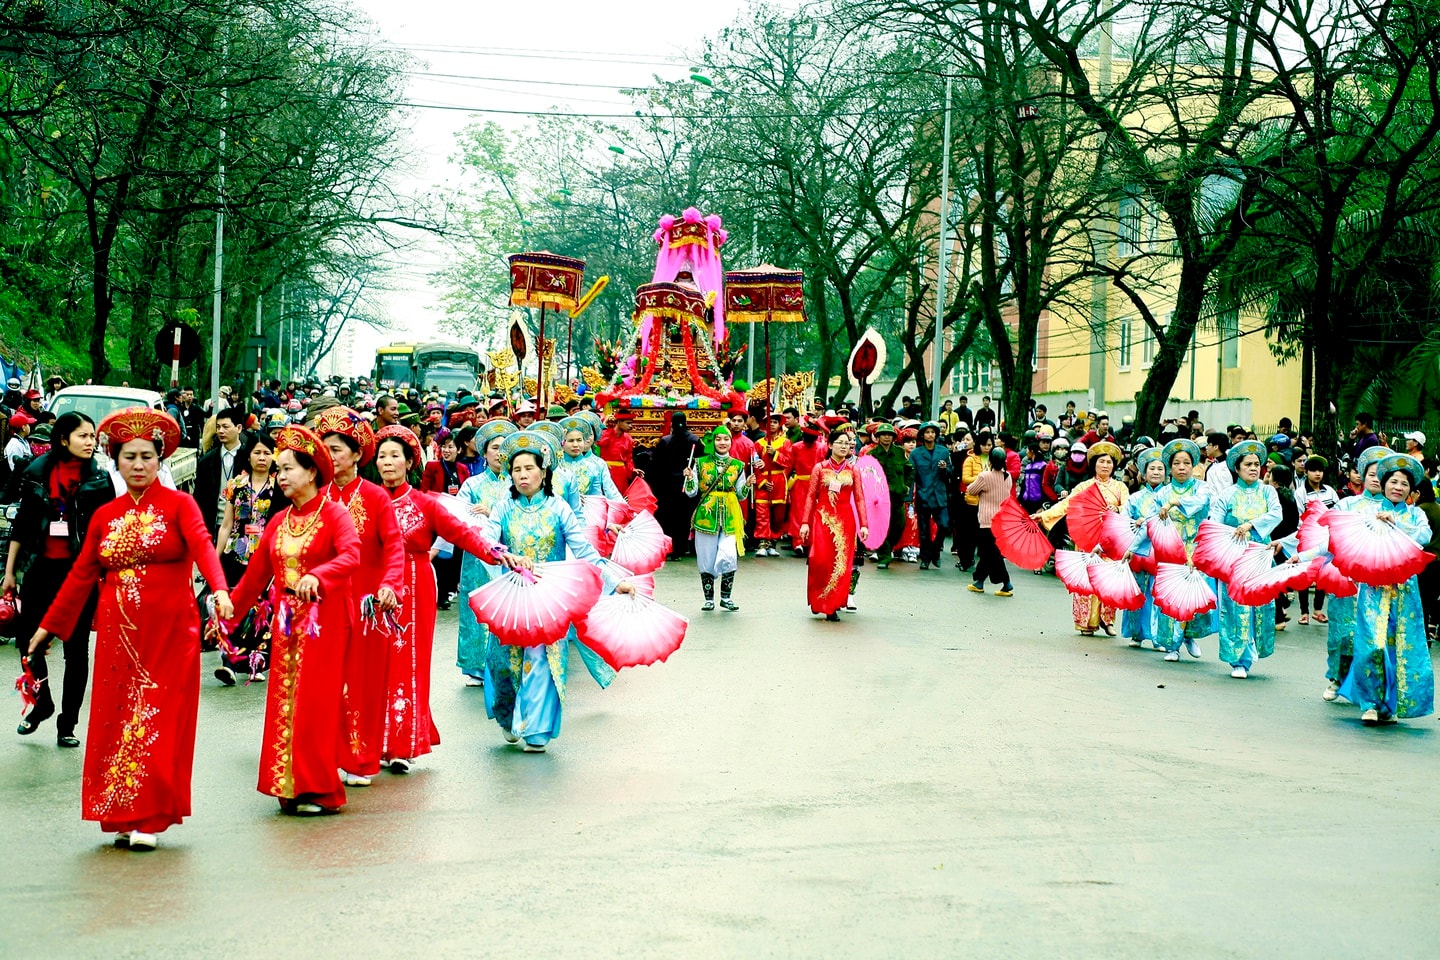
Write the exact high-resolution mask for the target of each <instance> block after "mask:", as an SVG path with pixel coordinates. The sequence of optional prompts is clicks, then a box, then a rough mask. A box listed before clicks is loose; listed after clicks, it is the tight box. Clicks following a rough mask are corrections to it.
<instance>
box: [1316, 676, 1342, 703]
mask: <svg viewBox="0 0 1440 960" xmlns="http://www.w3.org/2000/svg"><path fill="white" fill-rule="evenodd" d="M1338 696H1340V684H1338V683H1336V682H1335V681H1334V680H1331V681H1329V682H1327V683H1326V684H1325V689H1324V691H1322V692H1321V694H1320V699H1322V700H1324V701H1325V702H1327V703H1334V702H1335V698H1336V697H1338Z"/></svg>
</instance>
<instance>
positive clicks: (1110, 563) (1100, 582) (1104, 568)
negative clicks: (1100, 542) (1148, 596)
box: [1090, 560, 1145, 610]
mask: <svg viewBox="0 0 1440 960" xmlns="http://www.w3.org/2000/svg"><path fill="white" fill-rule="evenodd" d="M1090 585H1091V586H1093V587H1094V588H1095V596H1097V597H1099V598H1100V602H1101V603H1103V604H1105V605H1106V606H1109V607H1115V608H1116V609H1117V610H1139V609H1140V608H1141V607H1143V606H1144V605H1145V594H1144V593H1143V592H1142V591H1141V590H1140V584H1138V583H1137V582H1136V581H1135V573H1134V571H1132V570H1131V569H1130V564H1128V563H1124V562H1122V561H1119V560H1100V561H1098V562H1097V563H1093V564H1091V565H1090Z"/></svg>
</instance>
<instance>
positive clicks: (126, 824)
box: [41, 483, 225, 833]
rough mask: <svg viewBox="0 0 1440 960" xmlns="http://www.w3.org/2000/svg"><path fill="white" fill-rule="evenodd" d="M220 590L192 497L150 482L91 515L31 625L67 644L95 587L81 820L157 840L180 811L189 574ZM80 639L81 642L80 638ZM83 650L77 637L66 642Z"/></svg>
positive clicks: (186, 738)
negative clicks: (60, 579) (54, 590)
mask: <svg viewBox="0 0 1440 960" xmlns="http://www.w3.org/2000/svg"><path fill="white" fill-rule="evenodd" d="M192 565H198V566H199V567H200V571H201V572H202V573H203V574H204V575H205V579H206V580H207V581H208V582H209V584H210V587H211V589H212V590H224V589H225V574H224V573H223V571H222V570H221V569H220V561H219V559H218V558H217V557H216V556H215V548H214V546H213V545H212V544H211V543H210V536H209V534H207V533H206V532H205V521H204V519H203V518H202V517H201V516H200V508H199V507H197V506H196V505H195V501H194V500H193V499H192V498H190V497H189V496H187V495H185V494H183V493H177V492H176V491H174V490H170V489H168V488H166V487H162V486H161V485H160V484H159V483H154V484H152V485H151V486H150V487H149V488H148V489H147V490H146V491H145V493H144V494H143V495H142V496H141V497H140V499H139V500H136V499H134V498H133V497H132V496H131V495H130V494H129V493H125V494H122V495H121V496H120V497H118V498H117V499H115V500H112V501H111V502H110V503H108V504H106V505H105V506H103V507H101V508H100V509H99V510H97V511H95V517H94V519H93V520H92V521H91V522H90V529H89V531H88V533H87V534H86V537H85V544H84V546H83V547H82V548H81V550H80V556H79V557H78V558H77V559H76V561H75V565H74V567H72V568H71V571H70V575H69V576H68V577H66V578H65V585H64V586H63V587H61V589H60V593H59V594H58V595H57V596H56V598H55V602H54V603H52V604H51V605H50V609H49V611H48V612H47V613H46V614H45V617H44V619H43V620H42V621H41V626H42V627H43V628H44V629H45V630H46V631H47V632H49V633H52V634H55V635H57V636H61V637H68V636H69V635H70V633H71V632H72V630H73V629H74V627H75V621H76V618H77V617H79V615H80V613H81V611H82V610H83V609H84V607H85V600H86V598H87V597H88V596H89V595H90V591H91V589H92V588H93V587H94V586H95V582H96V581H97V580H99V581H101V586H100V590H99V605H98V607H97V608H96V614H95V629H96V632H97V635H98V639H97V642H96V644H95V682H94V694H93V697H92V700H91V704H90V726H89V729H88V731H87V733H86V742H85V769H84V774H83V778H82V780H81V787H80V800H81V817H83V818H84V819H86V820H98V821H99V822H100V829H102V830H104V831H106V832H107V833H117V832H122V831H137V830H138V831H141V832H144V833H159V832H161V831H162V830H164V829H165V828H166V827H169V826H170V825H171V824H176V823H180V822H181V821H182V820H183V819H184V818H185V817H188V816H189V815H190V772H191V768H192V766H193V761H194V758H195V717H196V713H197V711H198V709H199V705H200V669H199V664H200V619H199V617H198V616H196V613H195V593H194V590H193V588H192V584H191V579H190V572H191V569H192ZM88 639H89V638H88V637H87V638H86V641H88ZM76 642H82V641H78V640H77V641H76Z"/></svg>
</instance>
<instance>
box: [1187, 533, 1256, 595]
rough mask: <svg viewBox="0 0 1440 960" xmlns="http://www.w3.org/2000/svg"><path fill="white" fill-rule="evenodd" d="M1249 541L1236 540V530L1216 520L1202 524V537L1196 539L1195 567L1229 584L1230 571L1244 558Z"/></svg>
mask: <svg viewBox="0 0 1440 960" xmlns="http://www.w3.org/2000/svg"><path fill="white" fill-rule="evenodd" d="M1248 542H1249V541H1248V540H1236V539H1235V528H1234V527H1232V526H1229V525H1228V524H1224V523H1218V522H1216V521H1214V520H1202V521H1201V522H1200V535H1199V536H1198V537H1196V538H1195V556H1194V557H1193V558H1192V559H1193V561H1194V564H1195V566H1197V567H1199V568H1200V569H1201V570H1203V571H1205V573H1206V574H1208V575H1209V576H1212V577H1216V578H1217V579H1220V580H1224V581H1226V582H1229V580H1230V571H1231V569H1232V568H1233V567H1234V566H1235V564H1236V562H1237V561H1239V559H1240V558H1241V557H1242V556H1244V554H1245V545H1246V544H1247V543H1248Z"/></svg>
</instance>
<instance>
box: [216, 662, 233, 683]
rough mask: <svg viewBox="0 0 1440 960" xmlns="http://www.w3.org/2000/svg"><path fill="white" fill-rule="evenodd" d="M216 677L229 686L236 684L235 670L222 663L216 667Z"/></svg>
mask: <svg viewBox="0 0 1440 960" xmlns="http://www.w3.org/2000/svg"><path fill="white" fill-rule="evenodd" d="M215 679H216V680H219V681H220V682H221V683H223V684H225V686H227V687H233V686H235V671H234V670H231V669H230V668H229V667H227V666H225V665H223V664H222V665H220V666H218V667H216V668H215Z"/></svg>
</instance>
